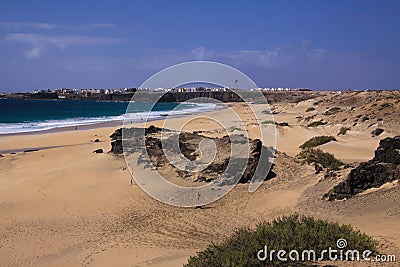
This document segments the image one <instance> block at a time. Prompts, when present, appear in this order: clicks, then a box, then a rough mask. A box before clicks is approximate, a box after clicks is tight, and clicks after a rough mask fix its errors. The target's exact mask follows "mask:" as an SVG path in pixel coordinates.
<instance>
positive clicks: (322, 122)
mask: <svg viewBox="0 0 400 267" xmlns="http://www.w3.org/2000/svg"><path fill="white" fill-rule="evenodd" d="M325 124H327V122H325V121H323V120H319V121H313V122H312V123H310V124H308V125H307V127H317V126H320V125H325Z"/></svg>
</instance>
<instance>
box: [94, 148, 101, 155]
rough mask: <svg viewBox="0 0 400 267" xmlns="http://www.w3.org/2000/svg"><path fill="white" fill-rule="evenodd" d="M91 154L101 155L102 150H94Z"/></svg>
mask: <svg viewBox="0 0 400 267" xmlns="http://www.w3.org/2000/svg"><path fill="white" fill-rule="evenodd" d="M93 153H95V154H101V153H103V149H101V148H99V149H96V150H95V151H93Z"/></svg>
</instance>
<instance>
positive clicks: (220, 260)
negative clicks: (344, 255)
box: [184, 214, 377, 267]
mask: <svg viewBox="0 0 400 267" xmlns="http://www.w3.org/2000/svg"><path fill="white" fill-rule="evenodd" d="M342 238H343V239H346V241H347V247H346V250H348V249H349V250H351V249H353V250H354V249H357V250H358V251H361V253H362V251H364V250H370V251H372V252H374V253H376V252H377V249H376V242H375V241H374V240H373V239H372V238H371V237H369V236H367V235H366V234H363V233H361V232H359V231H356V230H354V229H353V227H352V226H350V225H339V224H338V223H332V222H327V221H323V220H319V219H314V218H312V217H305V216H300V215H297V214H295V215H291V216H287V217H282V218H278V219H276V220H274V221H272V222H262V223H260V224H258V225H257V227H256V228H255V229H253V230H252V229H250V228H248V227H247V228H240V229H238V230H237V231H236V232H235V233H234V234H233V235H232V236H231V237H229V238H228V239H226V240H225V241H224V242H222V243H221V244H212V245H210V246H208V247H207V248H206V249H205V250H203V251H200V252H198V253H197V255H196V256H193V257H190V258H189V260H188V263H187V264H186V265H184V266H186V267H214V266H215V267H217V266H218V267H220V266H237V267H245V266H246V267H252V266H311V261H301V252H302V251H303V250H314V251H315V252H316V255H317V257H316V258H319V256H320V255H321V251H322V250H324V249H328V248H329V247H331V248H332V249H336V248H337V246H336V242H337V240H338V239H342ZM264 246H267V248H268V252H269V251H271V250H275V251H279V250H281V249H282V250H285V251H287V252H288V253H289V251H291V250H297V251H298V252H299V253H300V260H299V261H291V260H290V259H288V260H289V261H288V262H282V261H278V260H277V257H276V254H275V255H274V258H273V261H270V260H269V257H268V258H267V260H265V261H260V260H258V259H257V253H258V251H259V250H262V249H264ZM325 256H326V255H325ZM285 257H288V255H287V254H286V255H285ZM325 259H327V258H325ZM306 260H308V259H306Z"/></svg>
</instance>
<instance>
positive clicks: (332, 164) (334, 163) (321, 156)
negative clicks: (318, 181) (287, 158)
mask: <svg viewBox="0 0 400 267" xmlns="http://www.w3.org/2000/svg"><path fill="white" fill-rule="evenodd" d="M297 158H299V159H303V160H304V161H305V162H307V163H308V164H311V163H318V164H321V165H322V166H323V167H325V168H330V169H332V170H336V169H338V168H339V167H340V166H342V165H344V163H343V162H341V161H340V160H338V159H336V158H335V157H334V156H333V155H332V154H330V153H328V152H324V151H322V150H321V149H313V148H308V149H304V150H302V151H301V152H300V153H299V154H298V155H297Z"/></svg>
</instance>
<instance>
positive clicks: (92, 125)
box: [0, 105, 226, 138]
mask: <svg viewBox="0 0 400 267" xmlns="http://www.w3.org/2000/svg"><path fill="white" fill-rule="evenodd" d="M225 108H226V107H223V106H221V105H217V106H216V107H215V108H214V109H211V110H207V111H198V112H193V113H186V114H177V115H168V114H167V113H168V112H170V111H165V112H166V114H165V115H160V117H155V118H150V119H147V120H146V121H147V122H153V121H162V120H165V119H166V118H167V117H168V118H170V119H174V118H181V117H186V116H193V115H198V114H202V113H209V112H214V111H218V110H223V109H225ZM125 114H126V113H124V114H121V115H120V116H124V115H125ZM69 119H71V118H69ZM72 119H73V118H72ZM86 119H90V118H86ZM60 121H62V120H60ZM124 122H125V120H114V121H102V122H95V123H88V124H79V125H75V126H73V125H72V126H62V127H54V128H51V129H43V130H33V131H26V132H15V133H0V138H1V137H7V136H19V135H35V134H47V133H57V132H64V131H82V130H91V129H97V128H115V127H117V126H119V125H120V126H121V127H124V125H125V124H124ZM137 123H143V121H142V120H139V119H135V120H132V121H131V123H130V124H132V125H134V124H137ZM76 127H77V129H76Z"/></svg>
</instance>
